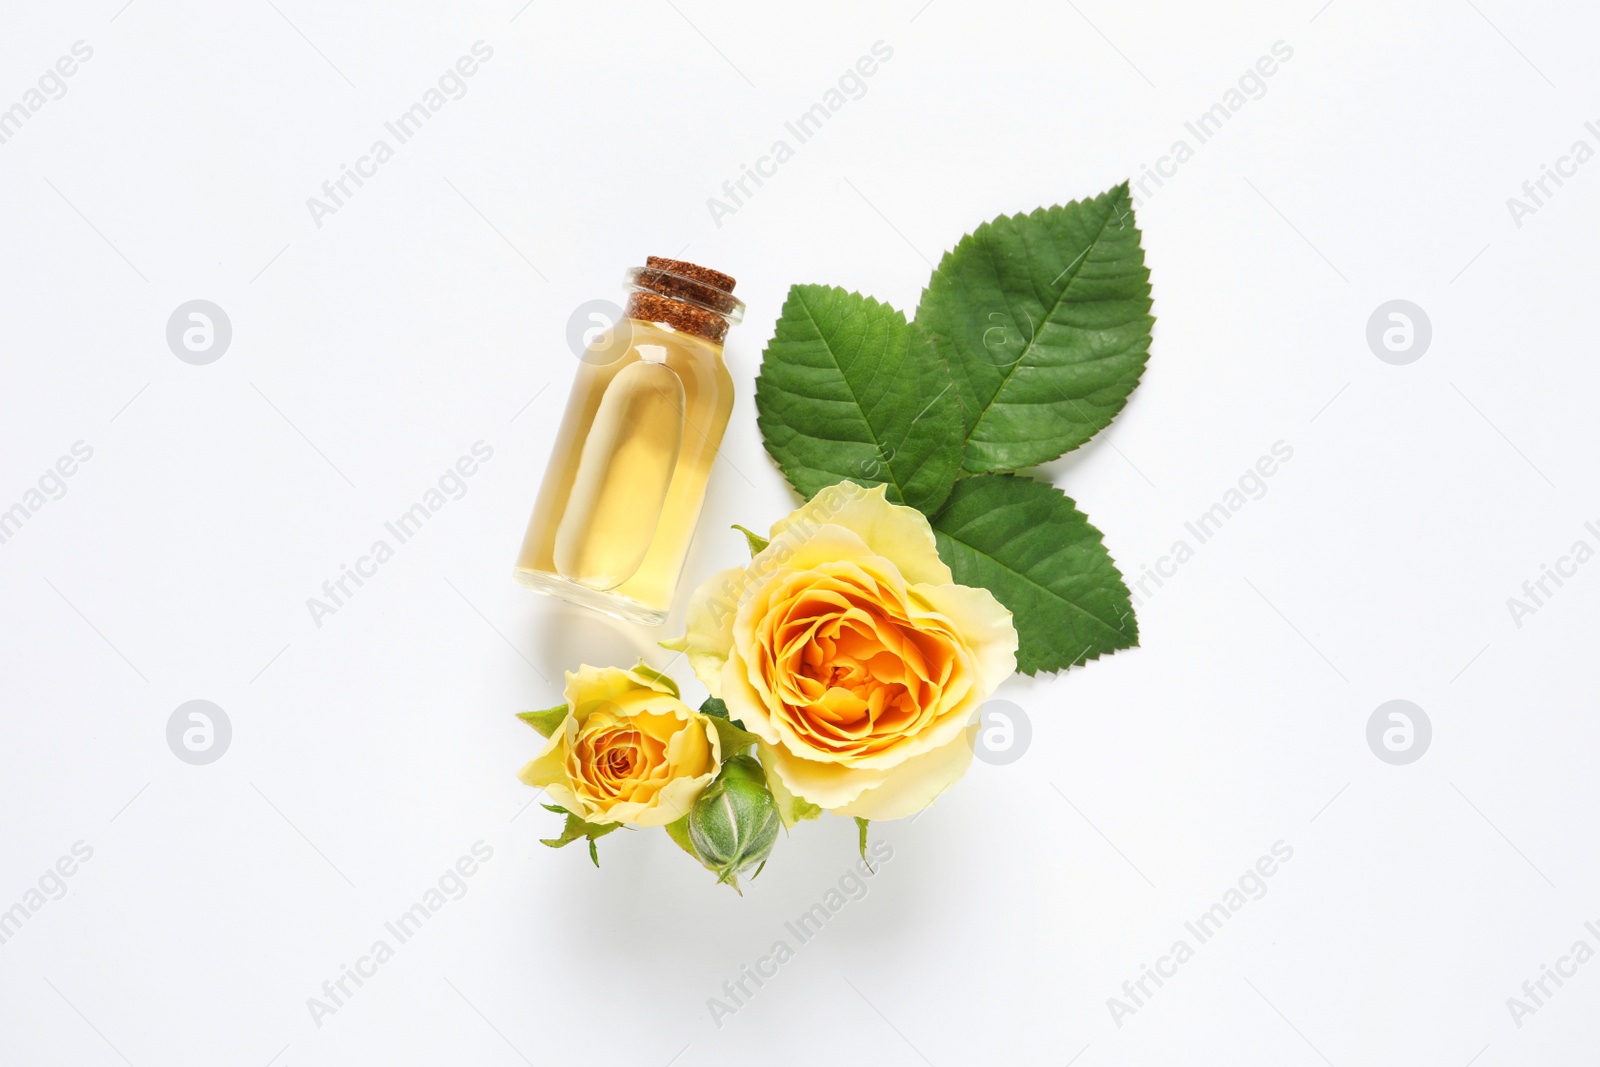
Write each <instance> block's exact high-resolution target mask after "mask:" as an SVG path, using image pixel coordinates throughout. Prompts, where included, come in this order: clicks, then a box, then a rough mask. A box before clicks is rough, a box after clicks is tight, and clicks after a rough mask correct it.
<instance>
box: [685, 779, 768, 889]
mask: <svg viewBox="0 0 1600 1067" xmlns="http://www.w3.org/2000/svg"><path fill="white" fill-rule="evenodd" d="M780 825H781V824H780V822H779V819H778V806H777V804H776V802H774V801H773V799H772V792H771V791H770V790H769V789H768V788H767V774H766V771H764V770H763V769H762V767H761V764H760V763H759V762H757V761H756V759H755V757H754V756H734V757H733V758H732V759H729V760H725V761H724V762H723V764H722V773H721V774H719V775H718V776H717V779H716V781H714V782H712V783H711V784H710V785H709V786H707V787H706V789H705V791H704V792H702V793H701V794H700V797H699V799H698V800H696V801H695V802H694V807H692V808H690V809H689V840H690V842H691V843H692V844H693V845H694V850H695V852H696V853H697V854H698V855H699V857H700V861H701V862H702V863H704V864H705V865H706V866H707V867H709V868H710V869H711V870H712V871H714V872H715V873H716V875H717V881H719V882H727V883H728V884H729V885H731V886H733V888H734V890H735V891H738V889H739V879H738V875H740V874H743V873H744V872H745V871H747V870H749V869H750V868H752V867H758V868H759V865H760V864H764V863H766V861H767V857H768V856H769V855H771V853H772V846H773V844H774V843H775V842H776V841H777V840H778V827H779V826H780Z"/></svg>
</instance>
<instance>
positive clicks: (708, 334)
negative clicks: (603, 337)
mask: <svg viewBox="0 0 1600 1067" xmlns="http://www.w3.org/2000/svg"><path fill="white" fill-rule="evenodd" d="M623 313H624V314H625V315H627V316H628V318H630V319H638V320H639V321H641V322H655V323H660V324H661V325H663V326H669V327H671V328H672V329H674V330H676V331H678V332H679V333H687V334H693V335H694V336H696V337H701V338H704V339H705V340H707V341H710V342H711V343H712V344H714V345H716V346H717V347H718V348H721V347H722V342H723V340H724V338H726V337H727V336H728V327H729V326H731V325H732V323H730V322H729V321H728V320H727V319H726V318H725V317H723V316H722V315H719V314H717V313H716V312H714V311H708V310H706V309H705V308H702V307H696V306H695V305H693V304H690V303H686V302H685V301H682V300H675V299H673V298H672V297H670V296H663V295H662V294H660V293H653V292H649V291H648V290H641V291H638V292H634V293H631V294H629V296H628V306H627V308H626V309H625V310H624V312H623Z"/></svg>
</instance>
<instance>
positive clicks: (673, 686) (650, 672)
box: [633, 660, 683, 697]
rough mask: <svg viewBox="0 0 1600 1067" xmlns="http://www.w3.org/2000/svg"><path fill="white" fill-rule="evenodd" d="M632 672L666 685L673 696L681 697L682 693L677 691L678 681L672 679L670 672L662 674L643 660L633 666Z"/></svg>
mask: <svg viewBox="0 0 1600 1067" xmlns="http://www.w3.org/2000/svg"><path fill="white" fill-rule="evenodd" d="M633 673H634V674H641V675H643V676H644V677H646V678H648V679H650V680H651V681H652V682H656V683H658V684H660V685H664V686H666V687H667V689H668V690H669V691H670V692H671V693H672V695H673V696H675V697H681V696H682V695H683V694H682V693H680V692H678V683H677V682H675V681H673V679H672V676H671V675H670V674H663V673H662V672H660V671H658V670H656V669H655V668H654V667H652V666H650V665H649V664H648V663H646V662H645V661H644V660H640V661H639V664H638V666H636V667H634V668H633Z"/></svg>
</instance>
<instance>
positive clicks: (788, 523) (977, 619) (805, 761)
mask: <svg viewBox="0 0 1600 1067" xmlns="http://www.w3.org/2000/svg"><path fill="white" fill-rule="evenodd" d="M687 623H688V632H687V633H686V634H685V635H684V636H683V637H682V638H680V639H679V640H678V641H676V642H669V643H668V644H667V647H669V648H677V649H679V650H681V651H683V652H685V653H687V654H688V656H689V661H690V663H691V665H692V666H693V667H694V670H695V673H696V674H697V675H698V676H699V677H700V680H701V681H702V682H704V683H705V685H706V688H708V689H710V690H711V693H712V695H713V696H718V697H721V698H722V700H723V701H724V702H725V703H726V704H727V706H728V712H729V714H730V715H732V716H733V717H734V718H735V719H742V720H743V721H744V725H745V728H746V729H748V730H749V731H750V732H752V733H754V734H755V735H756V736H757V737H759V738H760V739H761V741H762V744H761V756H762V762H763V763H765V764H766V765H767V770H768V773H769V774H770V775H771V776H773V777H775V778H776V779H777V780H778V783H779V784H781V785H782V786H783V787H784V789H786V790H787V791H788V792H790V793H792V794H794V795H795V796H797V797H800V798H802V799H804V800H806V801H809V802H811V803H813V804H816V805H817V806H819V807H822V808H825V809H827V810H830V811H835V812H838V813H840V814H844V815H855V816H859V817H861V818H867V819H898V818H901V817H903V816H906V815H910V814H913V813H915V812H917V811H920V810H922V809H923V808H924V807H926V806H927V805H928V804H930V803H932V802H933V799H934V798H935V797H937V796H938V795H939V794H940V793H942V792H943V791H944V790H945V789H947V788H948V787H949V786H950V785H951V784H952V783H954V782H955V781H956V779H958V778H960V777H961V776H962V774H964V773H965V772H966V769H967V765H968V764H969V763H970V762H971V760H972V745H971V734H970V729H971V723H972V720H973V718H974V712H975V711H976V710H977V708H978V706H979V705H980V704H982V703H983V701H984V700H985V699H986V698H987V697H988V695H989V694H990V693H992V692H994V690H995V688H996V687H997V686H998V685H999V684H1000V683H1001V682H1002V681H1004V680H1005V679H1006V678H1007V677H1009V676H1010V674H1011V672H1012V671H1013V670H1014V669H1015V667H1016V651H1017V632H1016V630H1015V628H1014V627H1013V626H1012V624H1011V613H1010V612H1009V611H1007V610H1006V609H1005V608H1004V607H1003V606H1002V605H1001V604H1000V602H999V601H998V600H996V599H995V598H994V595H993V594H991V593H990V592H989V591H988V590H986V589H973V588H970V587H968V586H963V585H956V584H955V583H954V582H953V581H952V580H951V574H950V568H949V567H947V566H945V565H944V563H943V562H942V561H941V560H940V559H939V552H938V548H937V546H936V545H935V542H934V538H933V530H932V528H931V527H929V525H928V520H927V519H925V518H923V516H922V514H921V513H920V512H918V511H916V510H914V509H912V508H908V507H901V506H899V505H896V504H890V503H889V502H888V501H887V500H886V499H885V497H884V490H883V487H882V486H878V487H876V488H873V489H863V488H861V487H860V486H857V485H855V484H854V483H851V482H841V483H840V484H839V485H836V486H833V487H831V488H828V489H824V490H823V491H822V492H821V493H818V494H817V496H816V497H814V498H813V499H812V500H811V502H810V503H808V504H806V505H805V506H804V507H802V508H800V509H799V510H798V511H796V512H795V513H794V514H792V515H790V516H789V517H788V518H786V519H784V520H782V521H781V522H779V523H778V524H777V525H775V526H773V527H772V537H771V543H770V544H769V545H768V546H767V547H766V548H765V549H763V550H762V551H761V552H760V553H758V554H757V555H756V557H755V558H754V559H752V560H751V561H750V565H749V566H748V567H740V568H734V569H732V570H727V571H723V572H722V573H720V574H717V575H714V576H713V577H712V578H711V579H710V580H708V581H707V582H706V583H705V584H703V585H701V586H700V588H699V589H697V590H696V591H695V593H694V595H693V597H691V598H690V601H689V612H688V620H687Z"/></svg>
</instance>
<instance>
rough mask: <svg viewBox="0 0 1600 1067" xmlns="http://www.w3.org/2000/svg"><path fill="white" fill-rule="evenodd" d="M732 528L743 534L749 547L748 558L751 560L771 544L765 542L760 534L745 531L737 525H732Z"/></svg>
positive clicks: (767, 541)
mask: <svg viewBox="0 0 1600 1067" xmlns="http://www.w3.org/2000/svg"><path fill="white" fill-rule="evenodd" d="M733 528H734V529H735V530H738V531H739V532H740V533H742V534H744V539H745V542H746V543H748V544H749V546H750V556H751V558H752V559H753V558H755V556H756V555H757V554H758V553H760V551H761V550H762V549H764V548H766V547H767V546H768V545H770V544H772V542H771V541H769V540H767V539H766V538H765V537H762V536H761V535H760V534H758V533H756V532H755V531H754V530H746V529H745V528H744V527H743V526H740V525H739V524H738V523H734V524H733Z"/></svg>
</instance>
